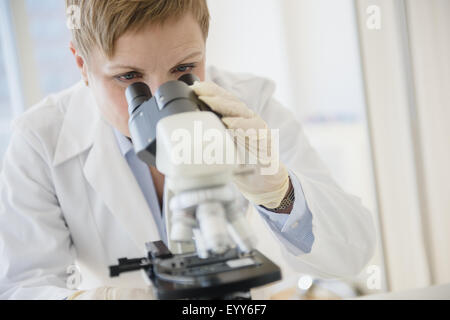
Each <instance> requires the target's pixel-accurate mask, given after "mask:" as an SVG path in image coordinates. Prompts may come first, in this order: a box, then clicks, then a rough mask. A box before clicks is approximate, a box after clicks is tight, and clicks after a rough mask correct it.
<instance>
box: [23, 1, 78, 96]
mask: <svg viewBox="0 0 450 320" xmlns="http://www.w3.org/2000/svg"><path fill="white" fill-rule="evenodd" d="M26 10H27V15H28V18H29V19H28V23H29V30H30V36H31V41H32V45H33V53H34V60H35V61H36V66H37V74H38V77H37V79H36V81H38V82H39V87H40V88H41V91H42V94H43V95H44V96H45V95H47V94H49V93H53V92H57V91H60V90H63V89H65V88H68V87H70V86H71V85H72V84H74V83H75V82H77V81H78V80H79V79H80V73H79V71H78V69H77V68H76V65H75V61H74V59H73V58H72V54H71V52H70V50H69V41H70V30H69V29H68V28H67V26H66V19H65V2H64V1H61V0H57V1H55V0H39V1H36V0H26Z"/></svg>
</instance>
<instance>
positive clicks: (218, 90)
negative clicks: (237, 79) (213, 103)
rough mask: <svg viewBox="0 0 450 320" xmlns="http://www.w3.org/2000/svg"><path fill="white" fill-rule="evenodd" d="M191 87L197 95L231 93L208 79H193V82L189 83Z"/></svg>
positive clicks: (225, 95)
mask: <svg viewBox="0 0 450 320" xmlns="http://www.w3.org/2000/svg"><path fill="white" fill-rule="evenodd" d="M191 89H192V90H194V92H195V94H196V95H198V96H210V97H213V96H224V97H229V96H231V93H229V92H228V91H226V90H225V89H223V88H222V87H219V86H218V85H217V84H215V83H214V82H210V81H203V82H200V81H195V82H194V84H193V85H191Z"/></svg>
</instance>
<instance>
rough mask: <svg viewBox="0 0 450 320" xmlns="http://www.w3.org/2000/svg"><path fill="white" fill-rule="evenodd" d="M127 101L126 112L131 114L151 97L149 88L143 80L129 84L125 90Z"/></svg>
mask: <svg viewBox="0 0 450 320" xmlns="http://www.w3.org/2000/svg"><path fill="white" fill-rule="evenodd" d="M125 95H126V98H127V102H128V113H129V114H130V115H131V114H132V113H133V112H134V110H136V108H137V107H139V106H140V105H141V104H142V103H144V102H145V101H147V100H149V99H150V98H151V97H152V92H151V90H150V88H149V87H148V86H147V85H146V84H145V83H143V82H136V83H133V84H132V85H130V86H129V87H128V88H127V90H126V91H125Z"/></svg>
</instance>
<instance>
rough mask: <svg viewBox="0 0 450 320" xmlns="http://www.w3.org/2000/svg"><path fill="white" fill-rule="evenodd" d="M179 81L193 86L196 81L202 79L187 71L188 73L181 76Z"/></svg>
mask: <svg viewBox="0 0 450 320" xmlns="http://www.w3.org/2000/svg"><path fill="white" fill-rule="evenodd" d="M178 81H183V82H184V83H186V84H187V85H188V86H192V85H193V84H194V82H195V81H200V79H199V78H198V77H197V76H196V75H195V74H192V73H186V74H184V75H182V76H181V77H179V78H178Z"/></svg>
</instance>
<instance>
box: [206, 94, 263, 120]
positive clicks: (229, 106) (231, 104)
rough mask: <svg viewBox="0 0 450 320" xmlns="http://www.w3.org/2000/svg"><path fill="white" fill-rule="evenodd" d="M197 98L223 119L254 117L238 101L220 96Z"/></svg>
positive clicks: (252, 113) (251, 112)
mask: <svg viewBox="0 0 450 320" xmlns="http://www.w3.org/2000/svg"><path fill="white" fill-rule="evenodd" d="M198 98H199V99H200V100H202V101H203V102H205V103H206V104H207V105H209V106H210V107H211V109H212V110H214V111H215V112H217V113H220V114H221V115H222V116H224V117H243V118H251V117H253V116H254V115H255V113H254V112H253V111H252V110H250V109H249V108H247V107H246V106H245V104H244V103H243V102H241V101H238V100H230V99H224V98H223V97H221V96H199V97H198Z"/></svg>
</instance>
